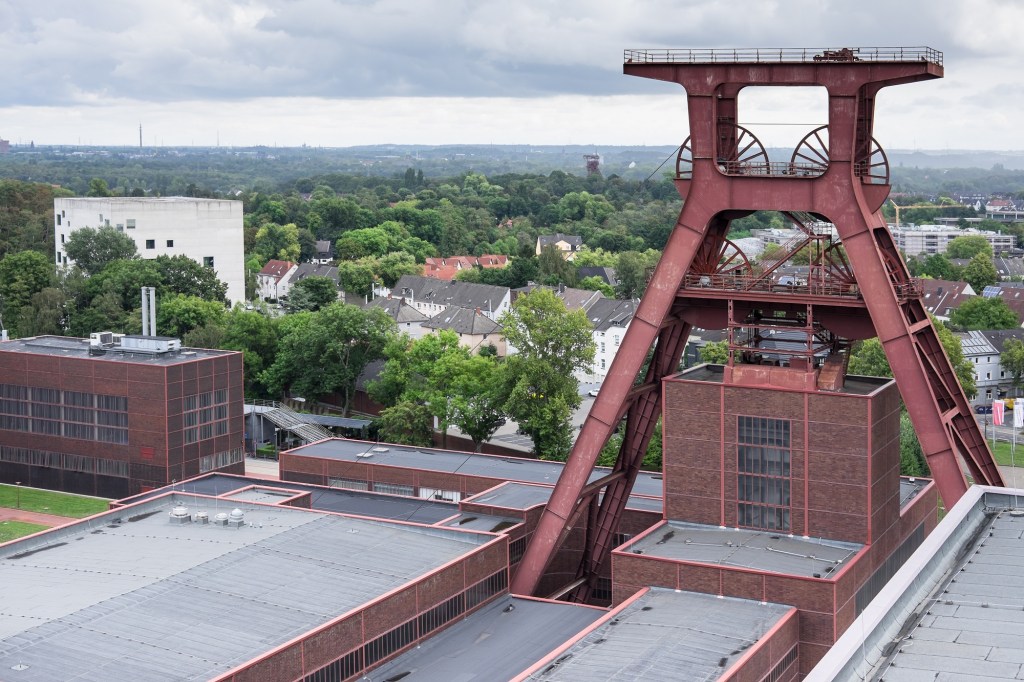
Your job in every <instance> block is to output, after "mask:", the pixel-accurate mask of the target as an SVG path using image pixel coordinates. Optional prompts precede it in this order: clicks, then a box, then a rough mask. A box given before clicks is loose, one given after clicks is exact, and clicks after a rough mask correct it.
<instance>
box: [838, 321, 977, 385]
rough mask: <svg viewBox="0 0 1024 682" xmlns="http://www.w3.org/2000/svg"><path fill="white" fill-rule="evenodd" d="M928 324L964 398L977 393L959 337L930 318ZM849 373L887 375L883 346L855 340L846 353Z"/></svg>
mask: <svg viewBox="0 0 1024 682" xmlns="http://www.w3.org/2000/svg"><path fill="white" fill-rule="evenodd" d="M932 325H933V326H934V327H935V333H936V334H937V335H938V337H939V342H940V343H941V344H942V348H943V349H944V350H945V351H946V356H947V357H948V358H949V363H950V365H952V367H953V372H954V373H955V374H956V377H957V379H958V380H959V381H960V386H961V387H962V388H963V390H964V394H965V395H966V396H967V397H968V398H973V397H974V396H975V395H977V393H978V389H977V386H976V384H975V377H974V364H973V363H972V362H971V361H970V360H968V359H967V358H965V357H964V351H963V346H961V344H960V339H958V338H957V337H956V335H955V334H953V332H951V331H950V330H949V329H948V328H946V326H945V325H943V324H941V323H939V322H938V321H936V320H935V318H934V317H933V318H932ZM849 373H850V374H859V375H863V376H873V377H891V376H892V368H890V367H889V361H888V360H887V359H886V357H885V349H884V348H883V347H882V343H881V341H879V340H878V339H877V338H872V339H867V340H865V341H859V342H858V343H856V344H855V345H854V348H853V353H852V354H851V355H850V365H849Z"/></svg>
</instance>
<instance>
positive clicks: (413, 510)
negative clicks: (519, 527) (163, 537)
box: [124, 473, 459, 525]
mask: <svg viewBox="0 0 1024 682" xmlns="http://www.w3.org/2000/svg"><path fill="white" fill-rule="evenodd" d="M252 485H255V486H259V487H260V488H261V489H262V490H264V491H265V490H268V489H284V490H297V491H301V492H309V493H310V505H311V506H312V508H313V509H315V510H319V511H331V512H338V513H339V514H356V515H358V516H370V517H373V518H377V519H386V520H394V521H413V522H415V523H425V524H428V525H429V524H434V523H437V522H438V521H443V520H444V519H447V518H450V517H452V516H455V515H456V514H458V513H459V505H457V504H455V503H453V502H442V501H440V500H424V499H417V498H413V497H403V496H400V495H385V494H382V493H371V492H365V491H360V490H345V489H343V488H326V487H324V486H320V485H309V484H306V483H293V482H292V481H272V480H268V479H264V478H247V477H245V476H229V475H226V474H217V473H211V474H207V475H205V476H201V477H199V478H193V479H189V480H187V481H182V482H181V483H175V484H172V485H169V486H165V487H163V488H159V489H157V490H154V491H152V492H149V493H143V494H141V495H136V496H134V497H129V498H126V499H125V500H124V501H125V502H129V503H131V502H137V501H140V500H146V499H151V498H153V497H156V496H158V495H162V494H163V493H165V492H167V491H168V490H177V491H181V492H186V493H194V494H196V495H211V496H214V497H217V496H223V495H230V494H231V493H232V491H235V490H240V489H242V488H245V487H247V486H252ZM269 501H276V500H269Z"/></svg>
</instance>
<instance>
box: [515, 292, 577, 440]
mask: <svg viewBox="0 0 1024 682" xmlns="http://www.w3.org/2000/svg"><path fill="white" fill-rule="evenodd" d="M499 322H500V324H501V326H502V330H503V332H504V335H505V338H506V340H507V341H508V342H509V344H511V345H512V346H513V347H515V348H516V349H517V350H518V353H516V354H515V355H512V356H510V357H509V358H508V359H507V360H506V363H507V370H506V380H507V387H508V388H507V390H508V395H509V398H508V402H507V403H506V405H505V409H506V412H507V413H508V414H509V416H510V417H512V419H514V420H516V421H517V422H518V424H519V428H520V430H521V431H522V432H523V433H525V434H527V435H528V436H530V438H531V439H532V440H533V444H534V451H535V452H536V453H537V454H538V455H539V456H541V457H543V458H545V459H559V460H564V459H565V457H566V456H567V455H568V454H569V448H570V447H571V445H572V436H571V433H572V432H571V427H570V422H569V419H570V416H571V414H572V411H573V410H574V409H576V408H577V407H579V405H580V402H581V400H580V396H579V382H578V381H577V380H576V377H575V372H577V371H582V370H586V369H588V368H589V367H590V365H591V363H592V362H593V360H594V350H595V348H594V341H593V337H592V336H591V327H590V323H589V321H588V320H587V316H586V313H585V312H584V311H582V310H576V311H573V312H571V313H570V312H568V311H567V310H566V308H565V304H564V303H562V301H561V300H560V299H558V297H556V296H555V295H554V293H552V292H551V291H549V290H547V289H535V290H533V291H532V292H530V293H528V294H525V295H523V296H520V297H519V298H518V299H516V302H515V304H514V305H513V306H512V308H511V310H509V311H508V312H506V313H505V314H504V315H502V316H501V318H500V320H499Z"/></svg>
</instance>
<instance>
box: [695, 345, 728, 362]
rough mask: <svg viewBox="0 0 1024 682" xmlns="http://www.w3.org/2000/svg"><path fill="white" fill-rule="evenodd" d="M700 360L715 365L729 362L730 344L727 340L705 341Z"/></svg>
mask: <svg viewBox="0 0 1024 682" xmlns="http://www.w3.org/2000/svg"><path fill="white" fill-rule="evenodd" d="M700 360H701V362H709V363H711V364H714V365H724V364H725V363H727V362H729V344H728V343H726V342H725V341H711V342H709V343H705V344H704V345H703V346H701V349H700Z"/></svg>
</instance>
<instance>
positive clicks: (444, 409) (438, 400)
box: [370, 330, 470, 441]
mask: <svg viewBox="0 0 1024 682" xmlns="http://www.w3.org/2000/svg"><path fill="white" fill-rule="evenodd" d="M384 356H385V357H386V358H387V361H385V363H384V368H383V369H382V370H381V373H380V377H379V380H378V381H376V382H373V383H372V384H371V385H370V396H371V397H372V398H373V399H374V400H376V401H377V402H379V403H382V404H384V405H398V404H400V403H415V404H420V405H425V406H426V407H427V409H428V410H429V412H430V414H431V415H433V416H435V417H437V420H438V426H439V427H440V429H441V432H442V433H443V434H444V436H445V440H446V441H447V435H448V427H449V426H450V425H451V423H452V418H453V417H454V412H455V406H454V404H453V400H452V395H453V391H452V387H451V383H452V380H453V379H454V378H455V377H458V376H460V375H461V374H463V373H464V372H465V371H466V370H465V368H464V364H465V363H466V361H468V360H469V357H470V354H469V350H468V349H466V348H464V347H463V346H461V345H459V336H458V334H456V333H455V332H453V331H449V330H443V331H440V332H438V333H437V334H427V335H426V336H424V337H423V338H421V339H418V340H415V341H414V340H412V339H411V338H409V337H408V336H401V337H397V338H395V339H393V340H392V341H391V342H390V343H388V345H387V346H386V347H385V349H384Z"/></svg>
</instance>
